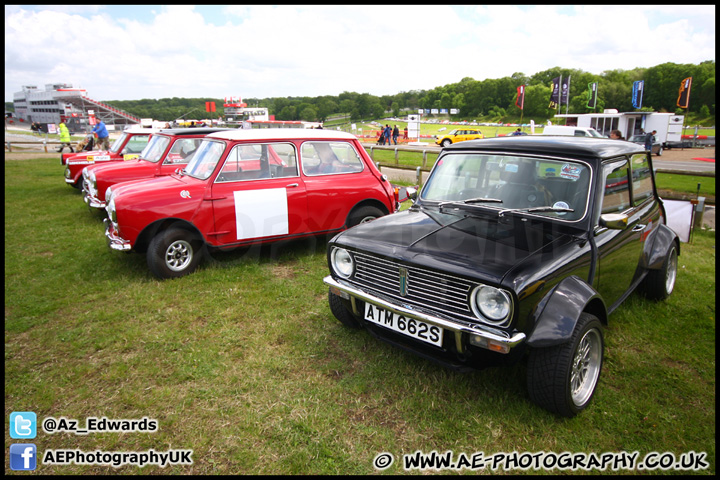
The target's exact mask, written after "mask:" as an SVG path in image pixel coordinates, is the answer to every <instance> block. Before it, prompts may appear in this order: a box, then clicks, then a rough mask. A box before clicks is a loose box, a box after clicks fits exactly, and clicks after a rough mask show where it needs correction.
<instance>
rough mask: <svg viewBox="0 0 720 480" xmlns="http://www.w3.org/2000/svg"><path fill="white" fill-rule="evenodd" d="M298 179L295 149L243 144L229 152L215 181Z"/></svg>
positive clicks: (283, 145)
mask: <svg viewBox="0 0 720 480" xmlns="http://www.w3.org/2000/svg"><path fill="white" fill-rule="evenodd" d="M297 176H298V168H297V154H296V153H295V146H294V145H292V144H290V143H277V144H259V143H243V144H238V145H235V146H234V147H233V149H232V150H230V153H228V156H227V158H226V159H225V164H224V165H223V167H222V169H221V170H220V173H219V174H218V177H217V179H216V180H215V181H216V182H218V183H222V182H240V181H245V180H257V179H264V178H282V177H297Z"/></svg>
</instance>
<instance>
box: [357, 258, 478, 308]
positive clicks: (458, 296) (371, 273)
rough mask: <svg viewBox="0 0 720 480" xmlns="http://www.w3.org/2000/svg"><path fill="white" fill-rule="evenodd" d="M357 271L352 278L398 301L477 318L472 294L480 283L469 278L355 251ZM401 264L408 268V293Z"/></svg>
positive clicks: (365, 286) (369, 288) (417, 306)
mask: <svg viewBox="0 0 720 480" xmlns="http://www.w3.org/2000/svg"><path fill="white" fill-rule="evenodd" d="M353 255H354V257H355V265H356V268H355V275H354V276H353V278H352V281H353V282H355V283H357V284H358V285H361V286H363V287H364V288H366V289H368V290H370V291H372V292H374V293H376V294H380V295H383V296H385V297H391V298H393V299H395V300H396V301H397V302H398V303H400V304H403V305H409V306H412V307H416V308H421V309H424V310H426V311H431V312H434V313H436V314H441V315H443V316H449V317H453V318H461V319H463V320H470V321H473V322H477V321H478V319H477V317H475V315H473V313H472V311H471V310H470V305H469V302H468V300H469V295H470V292H471V291H472V289H473V288H474V287H475V286H476V285H477V284H476V283H473V282H471V281H469V280H465V279H463V278H459V277H454V276H451V275H445V274H442V273H438V272H435V271H432V270H426V269H423V268H417V267H413V266H409V265H404V264H400V263H398V262H395V261H392V260H387V259H384V258H380V257H374V256H371V255H367V254H365V253H360V252H353ZM401 268H404V269H407V277H406V282H407V284H406V291H407V293H406V294H405V295H402V293H401V280H400V278H401V274H400V270H401Z"/></svg>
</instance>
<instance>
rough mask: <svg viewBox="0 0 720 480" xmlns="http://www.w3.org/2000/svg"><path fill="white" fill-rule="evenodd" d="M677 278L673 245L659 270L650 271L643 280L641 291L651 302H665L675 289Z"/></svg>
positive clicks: (675, 250) (675, 255) (675, 254)
mask: <svg viewBox="0 0 720 480" xmlns="http://www.w3.org/2000/svg"><path fill="white" fill-rule="evenodd" d="M676 278H677V249H676V248H675V244H673V245H672V246H671V247H670V249H669V250H668V253H667V255H666V256H665V261H664V262H663V265H662V267H661V268H660V270H650V271H649V272H648V274H647V276H646V277H645V279H644V280H643V283H642V290H643V293H644V294H645V296H646V297H648V298H649V299H651V300H658V301H659V300H665V299H666V298H667V297H669V296H670V294H671V293H672V292H673V290H674V289H675V279H676Z"/></svg>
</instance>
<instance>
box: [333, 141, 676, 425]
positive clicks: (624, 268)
mask: <svg viewBox="0 0 720 480" xmlns="http://www.w3.org/2000/svg"><path fill="white" fill-rule="evenodd" d="M627 179H631V182H630V183H628V181H627ZM666 218H667V217H666V215H665V210H664V207H663V202H662V201H661V199H660V198H659V197H658V194H657V190H656V187H655V182H654V177H653V170H652V163H651V158H650V156H649V155H648V154H647V153H646V152H645V151H644V150H643V149H642V148H640V147H638V146H637V145H635V144H632V143H629V142H621V141H617V140H609V139H597V138H580V137H577V138H576V137H542V136H521V137H500V138H493V139H487V140H483V141H470V142H463V143H460V144H458V145H452V146H450V147H447V148H444V149H443V150H442V152H441V153H440V155H439V157H438V159H437V161H436V163H435V166H434V167H433V170H432V172H431V173H430V176H429V178H428V180H427V183H426V184H425V185H424V186H423V188H422V190H421V193H420V194H419V196H418V198H417V201H416V203H415V204H414V205H413V206H412V207H411V208H410V209H409V210H406V211H403V212H399V213H397V214H395V215H391V216H388V217H385V218H381V219H378V220H376V221H374V222H372V223H370V224H368V225H360V226H358V227H356V228H353V229H351V230H348V231H346V232H342V233H340V234H339V235H337V236H335V237H334V238H333V239H332V240H331V241H330V242H329V244H328V264H329V268H330V275H328V276H327V277H326V278H325V279H324V281H325V283H326V284H327V285H328V286H329V304H330V309H331V311H332V313H333V314H334V316H335V317H336V318H337V319H338V320H339V321H340V322H342V323H343V324H345V325H346V326H348V327H365V328H366V329H367V330H368V331H369V332H370V333H372V334H373V335H374V336H377V337H379V338H381V339H384V340H386V341H388V342H390V343H393V344H395V345H397V346H399V347H402V348H404V349H407V350H410V351H413V352H416V353H418V354H420V355H422V356H424V357H426V358H430V359H434V360H437V361H439V362H441V363H443V364H444V365H447V366H449V367H452V368H457V369H466V368H483V367H485V366H489V365H497V364H509V363H513V362H517V361H518V360H520V359H523V358H525V356H527V386H528V391H529V395H530V398H531V399H532V400H533V401H534V402H536V403H537V404H538V405H540V406H542V407H544V408H546V409H548V410H550V411H552V412H554V413H556V414H558V415H561V416H566V417H572V416H574V415H576V414H578V413H579V412H580V411H582V410H583V409H585V408H586V407H587V406H588V404H589V402H590V401H591V399H592V398H593V395H594V393H595V390H596V387H597V384H598V380H599V378H600V372H601V369H602V363H603V355H604V339H603V327H604V326H606V325H607V323H608V316H609V314H610V313H611V312H612V311H613V310H615V309H616V308H617V307H618V306H619V305H620V304H621V302H622V301H623V300H624V299H625V298H626V297H627V296H628V295H629V294H630V293H631V292H633V291H634V290H635V289H636V288H637V289H639V290H641V291H642V292H643V293H644V294H646V295H647V296H648V297H649V298H652V299H657V300H662V299H664V298H666V297H668V296H669V295H670V294H671V293H672V291H673V288H674V284H675V279H676V275H677V257H678V254H679V253H680V243H679V240H678V236H677V235H676V234H675V233H674V232H673V231H672V230H671V229H670V228H669V227H668V226H667V225H666V224H665V222H666Z"/></svg>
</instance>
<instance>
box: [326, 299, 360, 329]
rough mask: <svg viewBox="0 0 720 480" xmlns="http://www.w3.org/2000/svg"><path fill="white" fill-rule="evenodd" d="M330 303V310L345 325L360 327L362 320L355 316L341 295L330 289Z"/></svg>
mask: <svg viewBox="0 0 720 480" xmlns="http://www.w3.org/2000/svg"><path fill="white" fill-rule="evenodd" d="M328 304H329V305H330V311H331V312H332V314H333V316H334V317H335V318H337V319H338V321H340V323H342V324H343V325H345V326H346V327H350V328H360V327H361V325H360V322H358V320H357V319H356V318H355V315H353V314H352V313H351V312H350V310H348V309H347V308H346V307H345V305H343V303H342V300H340V297H338V296H337V295H335V294H334V293H332V292H330V291H329V290H328Z"/></svg>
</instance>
